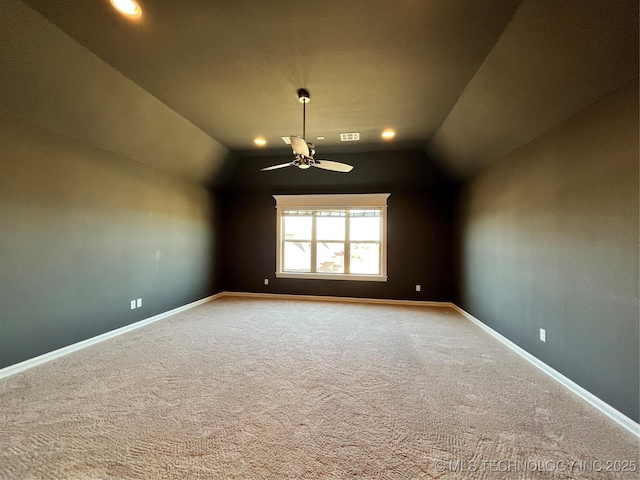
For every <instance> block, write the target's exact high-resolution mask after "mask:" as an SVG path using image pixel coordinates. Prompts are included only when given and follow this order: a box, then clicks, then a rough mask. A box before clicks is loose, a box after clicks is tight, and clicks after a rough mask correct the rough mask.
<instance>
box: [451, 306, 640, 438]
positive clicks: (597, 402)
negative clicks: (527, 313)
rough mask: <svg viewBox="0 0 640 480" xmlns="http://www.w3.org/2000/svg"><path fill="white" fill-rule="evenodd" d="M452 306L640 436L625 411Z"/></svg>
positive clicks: (639, 432)
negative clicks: (616, 407)
mask: <svg viewBox="0 0 640 480" xmlns="http://www.w3.org/2000/svg"><path fill="white" fill-rule="evenodd" d="M451 307H452V308H453V309H454V310H456V311H457V312H458V313H460V314H462V315H463V316H465V317H466V318H467V319H469V320H471V321H472V322H473V323H474V324H476V325H477V326H479V327H480V328H482V329H483V330H484V331H485V332H487V333H488V334H489V335H491V336H492V337H494V338H496V339H497V340H499V341H500V342H502V343H503V344H505V345H506V346H507V347H509V348H510V349H511V350H513V351H514V352H515V353H517V354H518V355H520V356H521V357H522V358H524V359H525V360H527V361H528V362H529V363H531V364H532V365H534V366H535V367H537V368H539V369H540V370H542V371H543V372H544V373H546V374H547V375H549V376H550V377H551V378H553V379H554V380H555V381H556V382H558V383H559V384H560V385H562V386H563V387H565V388H567V389H568V390H570V391H571V392H573V393H574V394H576V395H578V396H579V397H580V398H581V399H583V400H584V401H585V402H587V403H589V404H591V405H592V406H593V407H595V408H597V409H598V410H599V411H600V412H602V413H604V414H605V415H606V416H607V417H609V418H610V419H611V420H613V421H615V422H616V423H618V424H619V425H621V426H623V427H624V428H626V429H627V430H629V431H630V432H631V433H633V434H634V435H636V436H637V437H639V438H640V424H638V423H636V422H635V421H633V420H632V419H630V418H629V417H627V416H626V415H625V414H624V413H621V412H619V411H618V410H616V409H615V408H613V407H612V406H611V405H609V404H608V403H605V402H603V401H602V400H600V399H599V398H598V397H596V396H595V395H594V394H593V393H591V392H589V391H587V390H585V389H584V388H582V387H581V386H580V385H578V384H577V383H575V382H574V381H572V380H570V379H568V378H567V377H565V376H564V375H562V374H561V373H560V372H558V371H557V370H554V369H553V368H551V367H550V366H549V365H547V364H546V363H544V362H542V361H541V360H539V359H538V358H536V357H534V356H533V355H531V354H530V353H529V352H527V351H526V350H524V349H523V348H521V347H519V346H518V345H516V344H515V343H513V342H512V341H511V340H509V339H508V338H506V337H503V336H502V335H500V334H499V333H498V332H496V331H495V330H493V329H492V328H491V327H489V326H487V325H486V324H484V323H482V322H481V321H480V320H478V319H477V318H476V317H474V316H473V315H471V314H470V313H468V312H466V311H464V310H463V309H462V308H460V307H458V306H457V305H455V304H451Z"/></svg>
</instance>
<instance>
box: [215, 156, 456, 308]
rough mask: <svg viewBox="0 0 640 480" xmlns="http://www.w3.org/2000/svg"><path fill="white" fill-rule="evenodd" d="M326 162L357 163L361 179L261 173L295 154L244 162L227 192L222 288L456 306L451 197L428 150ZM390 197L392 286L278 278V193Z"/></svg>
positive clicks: (292, 171) (296, 172)
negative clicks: (265, 280) (359, 194)
mask: <svg viewBox="0 0 640 480" xmlns="http://www.w3.org/2000/svg"><path fill="white" fill-rule="evenodd" d="M326 156H327V157H328V158H333V159H335V160H338V161H343V162H347V163H350V164H352V165H354V167H355V170H354V172H356V171H357V175H352V174H342V173H334V172H326V171H324V170H320V169H314V168H312V169H309V170H300V169H298V168H295V167H287V168H284V169H282V170H275V171H271V172H261V171H260V168H261V167H264V166H267V165H273V164H279V163H285V162H287V161H290V159H291V156H290V155H288V156H285V157H258V158H242V159H240V161H239V162H238V166H237V168H236V170H235V172H234V174H233V175H232V176H231V177H230V180H229V183H228V186H227V189H228V191H227V192H226V193H225V194H224V206H223V212H224V225H225V228H224V252H225V256H224V260H223V261H224V287H225V289H227V290H232V291H249V292H269V293H290V294H309V295H330V296H346V297H367V298H392V299H414V300H436V301H451V299H452V296H453V283H454V275H453V264H452V258H453V224H454V222H453V205H454V202H453V198H454V197H453V193H452V188H451V186H450V185H449V184H448V183H446V181H445V180H444V179H443V177H442V176H441V174H440V173H439V172H438V170H437V169H436V168H435V166H434V165H433V162H431V160H430V159H429V158H428V157H427V156H426V154H425V153H424V152H423V151H395V152H376V153H352V154H341V155H331V154H329V155H326ZM388 192H390V193H391V196H390V197H389V200H388V229H387V230H388V234H387V236H388V272H387V273H388V277H389V279H388V281H387V282H352V281H340V280H295V279H283V278H275V268H276V265H275V263H276V259H275V255H276V209H275V200H274V199H273V197H272V195H273V194H300V193H388ZM265 278H268V279H269V285H268V286H265V285H264V279H265ZM416 284H420V285H421V286H422V290H421V292H416V291H415V285H416Z"/></svg>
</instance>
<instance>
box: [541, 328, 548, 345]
mask: <svg viewBox="0 0 640 480" xmlns="http://www.w3.org/2000/svg"><path fill="white" fill-rule="evenodd" d="M540 340H541V341H543V342H546V341H547V331H546V330H545V329H544V328H541V329H540Z"/></svg>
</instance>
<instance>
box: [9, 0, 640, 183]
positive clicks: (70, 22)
mask: <svg viewBox="0 0 640 480" xmlns="http://www.w3.org/2000/svg"><path fill="white" fill-rule="evenodd" d="M8 1H9V0H8ZM16 2H17V0H14V1H13V3H16ZM139 3H140V5H141V7H142V11H143V14H142V16H141V17H140V19H139V20H138V21H131V20H129V19H127V18H125V17H123V16H122V15H120V14H118V13H117V12H115V11H114V10H113V9H112V8H111V5H110V3H109V1H108V0H91V1H89V0H56V1H55V2H52V1H50V0H24V4H26V5H28V6H29V7H31V8H32V9H34V10H35V11H37V12H38V13H39V14H40V15H42V16H44V17H45V18H46V19H48V20H49V21H50V22H52V23H53V24H54V25H55V26H57V27H58V28H59V29H60V30H62V31H63V32H64V34H66V35H68V36H70V37H71V39H73V41H75V42H77V43H78V44H79V45H81V46H82V47H83V48H84V49H85V50H88V51H90V52H92V53H93V54H95V56H97V57H98V58H97V59H88V58H87V60H85V61H83V62H82V65H80V63H81V62H77V63H78V65H75V66H74V64H73V62H72V61H70V60H69V59H66V58H58V57H61V55H60V53H59V52H58V53H57V54H55V55H53V56H55V57H56V62H57V63H59V62H62V64H63V65H67V68H66V72H59V74H58V77H57V78H59V79H60V78H64V75H67V76H69V77H74V75H75V71H76V69H77V72H78V73H77V74H78V75H85V76H86V78H87V81H90V82H95V85H96V86H95V90H96V91H97V90H99V89H102V88H105V89H109V88H112V89H113V87H110V86H109V84H106V85H105V84H103V83H101V81H100V78H104V75H100V74H97V77H98V78H95V79H94V80H91V76H90V75H88V74H87V73H86V72H84V73H82V72H81V71H83V69H86V68H87V67H86V65H87V64H88V63H92V64H93V63H94V62H95V63H96V67H95V68H98V66H97V62H101V64H102V63H104V64H106V66H108V67H112V68H113V69H115V70H116V71H117V72H119V74H121V75H122V76H124V77H126V79H127V80H130V81H132V82H133V83H134V84H135V85H133V86H131V87H127V88H139V89H142V90H143V91H145V92H146V93H148V94H150V96H151V97H155V98H154V99H153V101H156V99H157V101H159V102H161V104H163V106H162V108H164V106H166V107H168V110H170V111H171V113H168V111H163V112H162V115H164V116H165V117H166V118H167V120H166V122H165V123H163V124H162V125H160V126H158V129H159V130H158V131H162V132H168V131H170V132H171V135H169V138H167V136H168V135H167V134H164V135H162V136H161V137H159V138H156V139H155V140H154V141H156V143H157V142H160V145H161V148H162V149H163V151H166V150H167V149H169V150H170V149H171V148H174V149H175V148H176V147H175V145H177V144H180V145H182V144H184V147H181V150H180V152H181V154H183V155H184V156H185V157H190V156H191V157H193V158H186V159H185V163H186V167H185V169H186V170H184V171H182V170H181V167H180V166H179V165H171V164H170V159H168V158H167V159H164V160H163V158H162V157H163V154H162V153H161V152H158V153H157V154H154V155H153V156H151V155H148V154H147V153H146V152H147V151H148V150H149V149H146V148H145V149H142V148H139V147H136V146H135V145H132V144H129V143H126V142H124V141H118V142H116V143H118V145H119V147H118V148H119V149H120V150H121V151H122V150H123V152H122V153H123V154H126V155H128V156H130V157H132V158H134V159H137V160H141V161H144V162H145V163H149V164H154V162H159V164H157V165H156V166H158V168H163V169H166V170H168V171H172V172H173V173H178V174H184V175H185V176H187V177H188V178H191V179H193V180H195V181H201V182H205V179H206V178H210V176H211V174H212V168H211V165H205V164H206V163H207V162H209V163H211V162H214V161H219V158H220V157H221V156H223V153H225V152H226V153H228V152H240V153H242V154H243V155H254V154H256V155H258V154H264V149H267V150H268V152H269V153H278V152H281V151H286V150H284V149H287V148H288V147H286V145H284V143H283V142H282V139H281V137H282V136H288V135H292V134H301V130H302V118H301V117H302V111H301V104H300V103H299V102H298V101H297V98H296V90H297V89H298V88H301V87H304V88H307V89H308V90H309V91H310V92H311V102H310V103H309V104H308V108H307V138H308V140H311V141H314V142H315V143H316V147H317V150H318V151H322V152H323V153H325V152H326V153H329V152H331V153H333V152H335V153H341V152H342V153H344V152H346V151H347V152H348V151H349V149H353V148H354V145H347V144H344V143H341V142H340V139H339V134H340V133H344V132H359V133H360V135H361V140H360V143H359V144H358V145H357V146H356V147H355V148H357V149H360V150H365V151H375V150H382V149H390V148H391V149H393V148H395V149H403V148H407V147H411V148H416V147H418V148H423V149H425V150H426V151H427V153H428V154H429V155H430V156H432V157H433V158H434V159H435V160H436V161H437V162H438V163H439V164H440V165H441V167H442V169H443V170H444V171H446V172H448V173H450V174H451V175H452V176H454V177H457V178H466V177H468V176H470V175H473V174H474V173H476V172H477V171H478V170H479V169H481V168H483V167H484V166H486V165H488V164H489V163H491V162H492V161H495V160H497V159H498V158H500V157H502V156H504V155H506V154H507V153H509V152H511V151H513V150H514V149H515V148H518V147H519V146H521V145H523V144H525V143H527V142H528V141H530V140H532V139H533V138H535V137H537V136H538V135H540V134H541V133H543V132H544V131H546V130H548V129H549V128H551V127H553V126H554V125H556V124H557V123H559V122H560V121H562V120H564V119H566V118H568V117H569V116H571V115H572V114H574V113H576V112H577V111H579V110H581V109H582V108H584V107H586V106H587V105H589V104H590V103H592V102H594V101H595V100H597V99H598V98H600V97H602V96H603V95H605V94H607V93H609V92H611V91H612V90H614V89H616V88H617V87H619V86H621V85H623V84H625V83H627V82H628V81H630V80H632V79H633V78H636V77H637V76H638V3H637V1H636V0H617V1H615V2H610V1H604V0H602V1H600V0H586V1H585V0H562V1H540V0H523V1H522V2H520V1H517V0H385V1H383V0H324V1H318V2H312V1H308V0H270V1H261V0H233V1H229V0H221V1H205V0H184V1H157V0H139ZM24 15H26V13H25V14H24ZM30 22H31V23H30ZM32 23H33V21H32V20H29V21H25V25H27V26H28V25H31V24H32ZM0 26H1V25H0ZM13 28H15V27H13ZM39 28H40V27H39ZM40 29H41V28H40ZM1 35H2V34H0V36H1ZM16 35H18V33H16ZM19 35H21V38H22V37H23V36H24V32H22V33H19ZM52 35H53V33H52ZM46 38H47V37H46V36H43V35H35V36H34V37H33V38H32V39H30V40H29V39H27V40H24V42H26V43H25V45H21V46H20V48H17V49H16V52H18V51H23V50H25V49H27V48H33V49H34V50H35V49H38V48H40V49H41V50H42V49H45V48H46V46H45V45H44V43H47V41H46ZM13 40H14V43H15V38H14V39H13ZM27 43H29V45H27ZM38 43H42V45H38ZM65 48H66V50H65V51H67V50H69V47H65ZM0 55H1V54H0ZM16 55H17V54H14V55H12V56H11V55H10V54H7V53H5V59H6V60H7V61H10V62H11V63H12V65H13V66H14V68H16V69H18V68H22V69H24V68H32V67H25V66H24V65H19V64H20V62H19V61H17V60H16V59H15V57H16ZM34 55H35V54H34ZM49 56H51V55H49ZM28 61H29V59H28V58H27V59H25V60H23V63H24V62H28ZM32 61H34V60H32ZM40 61H41V62H45V61H46V60H45V59H43V58H41V59H40ZM69 66H71V67H69ZM92 68H93V67H92ZM100 68H105V67H102V66H101V67H100ZM69 70H72V71H69ZM50 71H51V66H49V67H46V68H45V67H43V68H42V69H41V70H38V71H37V72H36V70H34V73H33V75H32V77H33V78H37V77H40V76H43V75H44V76H46V75H49V74H50ZM46 72H49V73H46ZM33 78H32V80H31V84H33V85H31V87H30V88H34V89H37V88H42V89H45V88H46V86H38V85H35V83H37V82H35V81H34V80H33ZM3 83H5V80H3ZM7 83H10V82H7ZM42 83H46V80H43V82H42ZM58 83H59V86H58V87H57V88H58V89H59V90H60V91H59V94H60V95H61V97H62V98H67V99H70V98H73V92H72V91H71V90H69V91H65V88H68V89H74V88H75V90H76V91H77V90H78V87H77V86H75V87H74V82H73V81H69V82H64V81H60V80H58ZM65 84H68V87H65ZM23 86H24V83H23ZM19 88H21V87H20V86H19V85H18V86H15V88H14V91H13V93H11V98H9V95H10V93H5V101H6V102H8V103H11V102H13V101H15V100H14V98H15V95H16V92H17V91H18V89H19ZM22 88H24V87H22ZM122 88H124V87H122ZM43 91H44V90H43ZM9 92H11V89H9ZM105 95H106V94H105V92H103V91H98V92H97V93H96V95H95V96H96V98H97V100H96V102H100V101H101V102H102V103H103V104H104V105H105V106H104V108H105V109H108V108H109V107H108V105H107V104H108V103H109V102H110V101H111V102H112V100H110V99H109V98H108V97H105ZM132 95H133V94H132ZM134 96H135V95H134ZM90 97H91V95H90V92H89V91H87V92H85V97H84V98H85V103H86V102H89V101H90ZM100 99H101V100H100ZM0 100H2V94H0ZM145 102H147V103H149V104H150V102H151V100H148V99H147V100H145ZM67 103H68V102H67ZM72 103H73V102H72ZM58 107H60V105H58ZM65 108H67V109H72V110H73V109H74V108H79V107H77V106H73V105H71V106H69V105H67V107H65ZM123 108H125V109H126V107H123ZM140 108H142V107H140ZM145 108H147V107H145ZM148 108H151V107H148ZM148 108H147V110H145V114H144V115H147V116H149V115H151V113H150V112H151V110H148ZM153 108H154V109H156V110H158V109H160V106H157V105H156V106H154V107H153ZM24 110H25V111H27V110H29V109H28V108H27V107H24ZM132 110H135V108H134V107H132ZM165 110H166V109H165ZM158 112H159V110H158ZM33 114H34V115H36V116H37V115H42V114H41V113H40V112H35V111H34V112H33ZM120 114H121V115H123V116H126V111H124V112H120ZM175 114H177V115H178V116H179V117H181V118H180V122H181V123H180V125H181V126H180V127H179V128H173V127H172V126H171V125H173V123H171V122H175V121H176V120H175V119H173V117H172V116H173V115H175ZM144 115H142V114H141V116H144ZM162 115H160V113H158V114H157V115H152V116H154V118H156V119H158V118H160V117H162ZM103 116H104V115H102V114H101V115H97V117H103ZM170 117H171V118H170ZM162 118H164V117H162ZM116 120H117V119H115V118H114V121H116ZM51 121H52V122H54V123H55V122H56V121H58V120H56V119H53V118H52V119H51ZM123 121H124V122H125V123H126V120H123ZM157 121H158V122H160V120H157ZM77 123H78V124H77V125H75V124H73V125H72V124H69V125H67V127H65V128H69V129H70V130H73V129H76V130H83V129H85V130H86V126H82V125H81V123H82V122H77ZM138 123H139V122H138ZM170 123H171V125H169V124H170ZM187 123H188V125H187ZM150 125H151V127H153V121H151V123H150ZM131 128H137V127H135V126H132V127H131ZM194 128H195V129H197V130H198V132H195V131H192V130H194ZM385 128H393V129H394V130H395V131H396V132H397V135H396V137H395V139H393V140H392V141H386V140H383V139H382V138H381V137H380V133H381V132H382V130H383V129H385ZM60 129H64V128H63V127H62V126H60ZM83 132H84V133H83ZM83 132H80V133H78V134H77V136H79V137H82V136H83V135H85V136H86V135H88V136H91V135H95V136H96V139H95V140H92V141H94V143H97V144H100V143H101V142H102V143H105V142H106V143H107V144H109V139H104V141H103V139H101V138H97V137H99V136H100V134H97V133H95V132H91V131H89V132H85V131H84V130H83ZM202 133H204V134H206V136H207V138H203V136H202ZM72 134H73V132H72ZM257 136H263V137H264V138H265V139H266V140H267V142H268V143H267V146H266V147H264V149H262V150H260V149H259V148H258V147H256V146H255V145H254V143H253V140H254V138H255V137H257ZM318 136H324V140H317V137H318ZM114 142H115V140H114ZM163 142H165V143H167V145H166V148H165V147H164V146H163ZM171 142H173V143H171ZM181 142H182V143H181ZM170 143H171V144H170ZM189 146H192V147H193V148H196V150H197V152H198V153H197V154H196V155H195V157H194V156H193V154H192V153H191V152H187V150H189ZM136 148H139V150H140V151H138V150H136ZM143 150H144V151H143ZM212 152H213V153H212ZM226 153H225V154H226ZM137 157H139V158H137ZM215 159H218V160H215ZM163 162H164V163H163Z"/></svg>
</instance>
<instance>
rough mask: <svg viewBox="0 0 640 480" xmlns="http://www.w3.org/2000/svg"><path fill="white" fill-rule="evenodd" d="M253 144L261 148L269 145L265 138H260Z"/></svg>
mask: <svg viewBox="0 0 640 480" xmlns="http://www.w3.org/2000/svg"><path fill="white" fill-rule="evenodd" d="M253 142H254V143H255V144H256V145H258V146H259V147H264V146H265V145H266V144H267V141H266V140H265V139H264V138H263V137H258V138H256V139H255V140H254V141H253Z"/></svg>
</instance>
